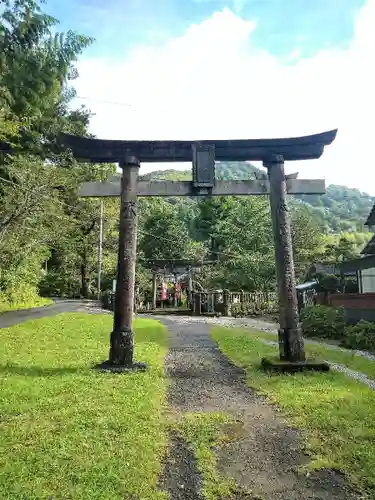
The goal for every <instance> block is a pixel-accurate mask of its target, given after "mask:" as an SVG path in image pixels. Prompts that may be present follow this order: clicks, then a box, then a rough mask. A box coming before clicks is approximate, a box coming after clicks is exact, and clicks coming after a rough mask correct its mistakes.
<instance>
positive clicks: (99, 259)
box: [98, 199, 104, 300]
mask: <svg viewBox="0 0 375 500" xmlns="http://www.w3.org/2000/svg"><path fill="white" fill-rule="evenodd" d="M103 211H104V204H103V199H101V200H100V216H99V244H98V300H100V297H101V295H102V291H101V288H102V283H101V282H102V263H103Z"/></svg>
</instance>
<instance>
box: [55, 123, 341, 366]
mask: <svg viewBox="0 0 375 500" xmlns="http://www.w3.org/2000/svg"><path fill="white" fill-rule="evenodd" d="M336 133H337V130H331V131H328V132H324V133H321V134H315V135H310V136H305V137H296V138H289V139H247V140H205V141H119V140H103V139H90V138H86V137H77V136H72V135H66V134H64V135H62V136H61V139H60V140H61V144H62V146H63V147H65V148H66V149H70V150H71V151H72V153H73V155H74V157H75V158H76V159H77V160H82V161H85V162H92V163H100V162H101V163H113V162H118V163H119V166H120V167H121V169H122V177H121V180H120V179H118V178H117V179H116V178H112V179H110V181H109V182H104V183H102V182H88V183H83V184H82V186H81V190H80V195H81V196H84V197H103V196H120V197H121V209H120V231H119V251H118V269H117V285H116V298H115V311H114V328H113V332H112V334H111V347H110V354H109V360H108V361H106V362H105V363H103V365H102V368H103V369H106V370H114V371H126V370H131V369H139V368H141V369H143V368H145V365H143V364H140V363H136V362H135V361H134V357H133V345H134V343H133V331H132V325H133V309H134V308H133V305H134V282H135V261H136V236H137V205H136V203H137V197H138V196H204V195H211V196H227V195H241V196H249V195H265V194H269V196H270V205H271V214H272V226H273V235H274V243H275V257H276V275H277V285H278V298H279V307H280V319H279V323H280V329H279V350H280V360H281V361H282V362H284V363H285V362H289V363H291V364H298V365H301V364H303V363H304V362H305V351H304V342H303V338H302V334H301V330H300V326H299V316H298V304H297V295H296V288H295V274H294V262H293V250H292V238H291V227H290V216H289V211H288V206H287V198H286V196H287V194H324V192H325V183H324V180H299V179H297V178H295V176H291V177H290V178H288V177H287V176H286V175H285V172H284V161H295V160H308V159H316V158H319V157H320V156H321V155H322V154H323V151H324V147H325V146H327V145H329V144H331V143H332V142H333V140H334V139H335V137H336ZM190 161H191V162H192V173H193V180H192V181H138V172H139V167H140V164H141V162H158V163H159V162H190ZM215 161H262V162H263V165H264V167H266V169H267V172H268V179H267V178H264V179H260V180H245V181H219V180H216V179H215Z"/></svg>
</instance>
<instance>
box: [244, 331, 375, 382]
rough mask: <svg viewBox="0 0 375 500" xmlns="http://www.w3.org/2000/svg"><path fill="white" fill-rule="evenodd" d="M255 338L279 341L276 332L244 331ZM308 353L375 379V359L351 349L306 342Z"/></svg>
mask: <svg viewBox="0 0 375 500" xmlns="http://www.w3.org/2000/svg"><path fill="white" fill-rule="evenodd" d="M245 331H246V332H247V333H248V335H251V337H254V338H260V339H265V340H273V341H277V335H276V334H274V333H268V332H260V331H258V330H251V329H246V330H243V332H245ZM305 350H306V354H307V355H308V356H309V357H312V358H318V359H322V360H326V361H330V362H331V363H338V364H341V365H344V366H347V367H348V368H350V369H351V370H355V371H357V372H362V373H365V374H366V375H367V376H368V377H369V378H371V379H374V380H375V361H372V360H371V359H367V358H365V357H363V356H359V355H358V354H356V353H355V351H352V350H350V349H343V350H341V349H337V348H335V346H330V345H327V344H326V345H316V344H308V340H307V341H306V342H305Z"/></svg>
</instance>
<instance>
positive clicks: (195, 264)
mask: <svg viewBox="0 0 375 500" xmlns="http://www.w3.org/2000/svg"><path fill="white" fill-rule="evenodd" d="M148 264H149V266H150V267H151V270H152V308H153V309H156V290H157V283H156V281H157V280H156V276H157V274H160V273H162V272H169V273H170V274H173V275H174V277H175V279H176V276H177V275H178V274H183V273H187V275H188V302H189V303H190V301H191V297H192V292H193V284H192V281H193V276H192V271H193V270H194V269H197V268H200V267H202V266H207V265H210V264H217V261H212V260H205V261H201V262H199V261H197V260H192V259H154V260H149V261H148Z"/></svg>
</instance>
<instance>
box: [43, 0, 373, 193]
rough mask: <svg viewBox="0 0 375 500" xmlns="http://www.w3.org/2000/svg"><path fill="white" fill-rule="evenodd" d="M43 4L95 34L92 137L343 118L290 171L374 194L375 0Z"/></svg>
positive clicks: (209, 134)
mask: <svg viewBox="0 0 375 500" xmlns="http://www.w3.org/2000/svg"><path fill="white" fill-rule="evenodd" d="M45 10H47V11H48V12H49V13H50V14H52V15H54V16H55V17H56V18H58V19H59V20H60V26H59V29H60V30H62V31H66V30H67V29H74V30H77V31H79V32H81V33H84V34H86V35H90V36H93V37H94V38H95V42H94V43H93V44H92V46H91V47H90V48H89V49H87V50H86V51H85V52H84V54H83V55H82V56H81V57H80V59H79V62H78V71H79V78H78V79H77V80H76V81H75V82H74V86H75V88H76V90H77V96H78V98H77V99H76V100H75V101H74V103H73V104H74V105H75V106H77V105H80V104H85V105H86V106H87V107H88V108H89V109H90V110H91V111H92V112H93V113H94V116H93V117H92V119H91V131H92V133H94V134H95V135H96V136H97V137H100V138H107V139H129V140H131V139H140V140H141V139H154V140H157V139H192V140H193V139H252V138H268V137H295V136H300V135H305V134H312V133H317V132H323V131H325V130H330V129H332V128H338V130H339V131H338V135H337V138H336V140H335V142H334V143H333V144H332V145H331V146H329V147H328V148H326V150H325V152H324V155H323V157H322V158H320V159H319V160H310V161H304V162H298V163H289V164H287V165H286V170H287V172H295V171H298V172H299V176H300V178H325V179H326V181H327V183H335V184H343V185H347V186H349V187H356V188H358V189H360V190H362V191H365V192H368V193H370V194H372V195H375V155H374V154H373V152H372V141H374V142H375V123H374V121H375V97H374V95H375V29H374V26H375V0H310V1H308V0H289V1H286V0H105V1H104V0H50V1H49V2H48V3H47V5H46V7H45ZM171 166H173V168H175V166H176V165H171ZM181 167H183V168H186V167H187V165H181ZM163 168H166V164H164V165H163ZM152 169H155V165H153V166H152V167H150V166H143V167H142V171H149V170H152Z"/></svg>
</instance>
